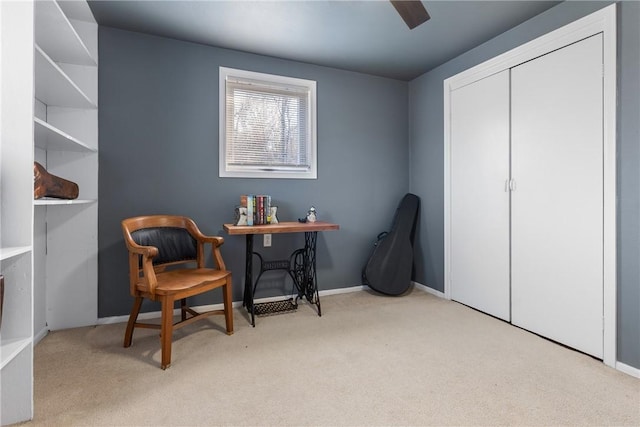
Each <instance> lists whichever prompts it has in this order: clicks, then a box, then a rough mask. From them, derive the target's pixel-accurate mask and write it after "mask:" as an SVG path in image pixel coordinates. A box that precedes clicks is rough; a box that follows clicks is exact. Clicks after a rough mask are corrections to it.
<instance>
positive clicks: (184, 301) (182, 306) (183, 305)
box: [180, 298, 187, 322]
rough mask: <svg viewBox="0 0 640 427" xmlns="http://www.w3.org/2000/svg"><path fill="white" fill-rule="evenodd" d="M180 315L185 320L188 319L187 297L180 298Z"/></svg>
mask: <svg viewBox="0 0 640 427" xmlns="http://www.w3.org/2000/svg"><path fill="white" fill-rule="evenodd" d="M180 316H181V317H180V318H181V319H182V321H183V322H184V321H185V320H187V299H186V298H182V299H181V300H180Z"/></svg>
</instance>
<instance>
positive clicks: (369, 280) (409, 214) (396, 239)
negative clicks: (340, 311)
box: [362, 193, 420, 295]
mask: <svg viewBox="0 0 640 427" xmlns="http://www.w3.org/2000/svg"><path fill="white" fill-rule="evenodd" d="M419 206H420V199H419V198H418V196H416V195H415V194H411V193H407V194H406V195H405V196H404V197H403V198H402V200H401V201H400V204H399V205H398V208H397V209H396V213H395V216H394V218H393V223H392V225H391V231H389V232H388V233H387V232H382V233H380V234H378V240H377V241H376V243H375V247H374V249H373V253H372V254H371V256H370V257H369V260H368V261H367V263H366V265H365V266H364V268H363V270H362V282H363V284H365V285H367V286H369V287H370V288H371V289H373V290H374V291H378V292H380V293H382V294H386V295H401V294H403V293H404V292H406V291H407V289H409V286H411V273H412V270H413V240H414V235H415V230H416V222H417V219H418V209H419Z"/></svg>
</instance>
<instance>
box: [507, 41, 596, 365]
mask: <svg viewBox="0 0 640 427" xmlns="http://www.w3.org/2000/svg"><path fill="white" fill-rule="evenodd" d="M602 49H603V48H602V35H601V34H598V35H594V36H592V37H589V38H587V39H585V40H582V41H580V42H577V43H574V44H572V45H569V46H566V47H564V48H562V49H559V50H557V51H554V52H551V53H549V54H547V55H544V56H542V57H539V58H537V59H535V60H532V61H529V62H526V63H524V64H522V65H519V66H517V67H514V68H513V69H512V70H511V126H512V141H511V144H512V145H511V147H512V153H511V156H512V178H513V179H514V182H515V185H516V188H515V191H513V192H512V195H511V198H512V199H511V210H512V217H511V230H512V231H511V245H512V249H511V251H512V252H511V274H512V282H511V298H512V299H511V304H512V305H511V316H512V318H511V319H512V322H513V324H515V325H518V326H521V327H523V328H525V329H527V330H530V331H532V332H535V333H538V334H540V335H542V336H545V337H547V338H550V339H553V340H556V341H558V342H561V343H563V344H566V345H568V346H570V347H573V348H576V349H578V350H581V351H583V352H585V353H588V354H591V355H593V356H596V357H599V358H602V356H603V324H602V322H603V271H604V270H603V70H602V63H603V61H602Z"/></svg>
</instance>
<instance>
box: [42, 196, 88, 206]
mask: <svg viewBox="0 0 640 427" xmlns="http://www.w3.org/2000/svg"><path fill="white" fill-rule="evenodd" d="M96 201H97V200H93V199H74V200H64V199H46V198H45V199H36V200H34V201H33V204H34V206H62V205H87V204H89V203H94V202H96Z"/></svg>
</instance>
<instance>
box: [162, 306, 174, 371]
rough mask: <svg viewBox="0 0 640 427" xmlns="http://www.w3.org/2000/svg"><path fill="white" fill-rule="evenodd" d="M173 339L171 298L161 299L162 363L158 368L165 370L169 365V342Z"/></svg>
mask: <svg viewBox="0 0 640 427" xmlns="http://www.w3.org/2000/svg"><path fill="white" fill-rule="evenodd" d="M172 338H173V297H171V296H167V297H164V298H162V326H161V329H160V346H161V348H162V363H161V364H160V367H161V368H162V369H167V368H168V367H169V365H171V340H172Z"/></svg>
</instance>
